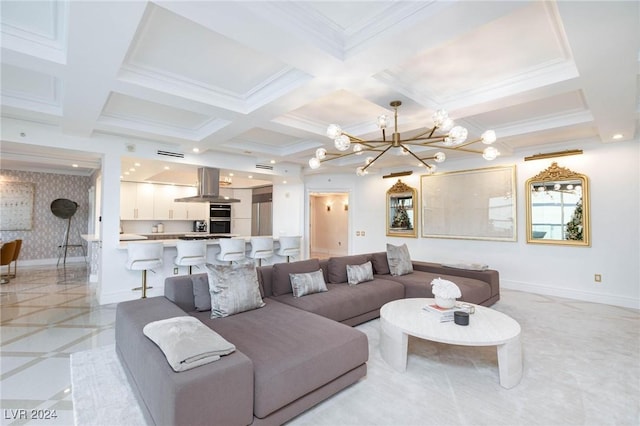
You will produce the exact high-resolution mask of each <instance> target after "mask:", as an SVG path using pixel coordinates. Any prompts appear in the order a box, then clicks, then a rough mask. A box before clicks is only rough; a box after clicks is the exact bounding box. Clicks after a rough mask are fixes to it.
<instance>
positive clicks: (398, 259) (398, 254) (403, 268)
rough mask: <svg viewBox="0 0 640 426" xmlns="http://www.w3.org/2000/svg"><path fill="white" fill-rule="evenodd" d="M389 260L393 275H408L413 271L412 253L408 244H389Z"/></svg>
mask: <svg viewBox="0 0 640 426" xmlns="http://www.w3.org/2000/svg"><path fill="white" fill-rule="evenodd" d="M387 261H388V262H389V271H390V272H391V275H395V276H398V275H407V274H410V273H412V272H413V264H412V263H411V255H410V254H409V249H408V248H407V245H406V244H403V245H401V246H394V245H392V244H387Z"/></svg>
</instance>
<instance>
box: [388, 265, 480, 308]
mask: <svg viewBox="0 0 640 426" xmlns="http://www.w3.org/2000/svg"><path fill="white" fill-rule="evenodd" d="M436 278H442V279H444V280H449V281H451V282H453V283H454V284H455V285H457V286H458V288H460V292H461V293H462V297H461V298H460V299H459V300H462V301H464V302H469V303H476V304H481V303H482V302H484V301H486V300H488V299H489V298H491V286H490V285H489V284H488V283H487V282H485V281H480V280H477V279H475V278H466V277H460V276H454V275H442V274H434V273H431V272H424V271H413V273H412V274H408V275H403V276H389V275H386V276H385V279H388V280H393V281H396V282H399V283H402V285H404V288H405V298H412V297H434V296H433V292H432V291H431V281H433V280H434V279H436Z"/></svg>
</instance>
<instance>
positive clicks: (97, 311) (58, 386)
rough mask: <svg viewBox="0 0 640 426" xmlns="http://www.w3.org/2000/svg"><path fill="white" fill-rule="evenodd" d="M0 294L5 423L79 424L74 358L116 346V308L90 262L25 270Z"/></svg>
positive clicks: (0, 414)
mask: <svg viewBox="0 0 640 426" xmlns="http://www.w3.org/2000/svg"><path fill="white" fill-rule="evenodd" d="M0 296H1V297H0V304H1V313H0V316H1V321H2V322H1V326H0V338H1V346H0V374H1V375H0V408H1V411H0V418H1V419H2V424H3V425H21V424H30V425H34V424H42V425H44V424H46V425H73V411H72V408H73V407H72V402H71V380H70V371H69V355H70V354H71V353H73V352H77V351H83V350H87V349H91V348H96V347H98V346H103V345H109V344H112V343H113V342H114V329H113V326H114V321H115V305H105V306H100V305H98V303H97V300H96V297H95V288H93V287H92V284H90V283H89V280H88V273H87V266H86V265H85V264H67V265H66V267H64V268H63V267H60V268H56V267H20V268H19V269H18V276H17V277H16V278H14V279H12V280H11V281H10V282H9V283H8V284H3V285H2V287H0ZM53 415H55V417H52V416H53ZM45 416H49V418H47V419H45V418H42V417H45ZM38 417H40V418H38Z"/></svg>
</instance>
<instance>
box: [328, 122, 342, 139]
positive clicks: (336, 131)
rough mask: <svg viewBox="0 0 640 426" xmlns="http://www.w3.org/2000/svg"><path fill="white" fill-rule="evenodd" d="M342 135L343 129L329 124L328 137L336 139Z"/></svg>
mask: <svg viewBox="0 0 640 426" xmlns="http://www.w3.org/2000/svg"><path fill="white" fill-rule="evenodd" d="M341 134H342V129H341V128H340V126H338V125H337V124H329V127H327V136H329V137H330V138H331V139H335V138H337V137H338V136H340V135H341Z"/></svg>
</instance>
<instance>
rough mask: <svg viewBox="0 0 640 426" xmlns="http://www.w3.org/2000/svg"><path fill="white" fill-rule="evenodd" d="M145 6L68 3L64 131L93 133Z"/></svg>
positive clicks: (142, 3) (144, 4)
mask: <svg viewBox="0 0 640 426" xmlns="http://www.w3.org/2000/svg"><path fill="white" fill-rule="evenodd" d="M145 7H146V2H70V4H69V45H68V49H67V68H66V70H65V74H66V78H65V87H64V88H63V90H64V101H63V102H64V104H63V109H64V118H63V121H62V128H63V129H64V131H66V132H69V133H74V134H78V135H85V136H86V135H90V134H91V133H92V131H93V129H94V126H95V123H96V120H97V119H98V117H99V116H100V113H101V112H102V108H103V107H104V105H105V103H106V101H107V99H108V97H109V93H110V91H111V88H112V87H113V85H114V81H115V80H116V78H117V75H118V71H119V70H120V67H121V65H122V63H123V60H124V58H125V56H126V54H127V50H128V49H129V45H130V44H131V41H132V40H133V37H134V35H135V32H136V29H137V28H138V24H139V23H140V21H141V19H142V18H143V16H144V11H145Z"/></svg>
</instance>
